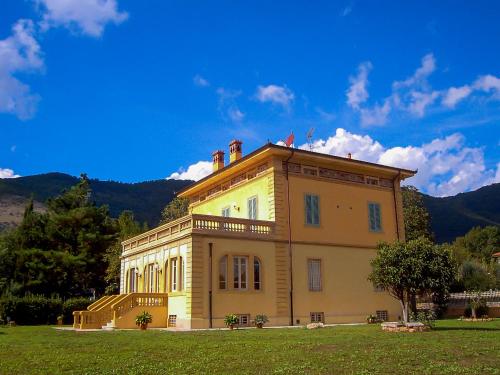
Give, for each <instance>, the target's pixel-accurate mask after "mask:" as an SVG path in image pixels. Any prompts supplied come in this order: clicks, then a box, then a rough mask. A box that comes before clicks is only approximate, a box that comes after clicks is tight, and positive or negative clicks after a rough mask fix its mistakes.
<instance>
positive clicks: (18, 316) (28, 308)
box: [0, 295, 63, 325]
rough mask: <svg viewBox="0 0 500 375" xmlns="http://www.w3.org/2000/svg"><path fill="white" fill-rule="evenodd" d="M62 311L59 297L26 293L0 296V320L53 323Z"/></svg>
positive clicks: (26, 323) (31, 323) (30, 323)
mask: <svg viewBox="0 0 500 375" xmlns="http://www.w3.org/2000/svg"><path fill="white" fill-rule="evenodd" d="M62 312H63V302H62V300H61V299H60V298H48V297H44V296H36V295H28V296H24V297H14V296H3V297H1V298H0V320H3V321H5V322H7V320H11V321H12V320H13V321H15V322H16V324H25V325H33V324H55V323H56V321H57V317H58V316H59V315H61V314H62Z"/></svg>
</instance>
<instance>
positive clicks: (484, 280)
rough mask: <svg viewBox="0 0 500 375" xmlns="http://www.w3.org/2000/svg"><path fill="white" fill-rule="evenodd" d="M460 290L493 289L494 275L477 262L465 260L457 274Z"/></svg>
mask: <svg viewBox="0 0 500 375" xmlns="http://www.w3.org/2000/svg"><path fill="white" fill-rule="evenodd" d="M459 278H460V280H459V281H460V282H461V285H462V286H463V289H462V290H468V291H485V290H489V289H492V288H494V287H495V275H494V274H493V273H491V272H490V271H489V269H488V267H487V266H486V265H484V264H482V263H480V262H478V261H477V260H466V261H465V262H464V263H463V264H462V265H461V267H460V274H459Z"/></svg>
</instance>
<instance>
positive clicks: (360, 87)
mask: <svg viewBox="0 0 500 375" xmlns="http://www.w3.org/2000/svg"><path fill="white" fill-rule="evenodd" d="M371 69H372V64H371V63H370V62H369V61H367V62H364V63H361V64H360V65H359V67H358V75H357V76H355V77H349V82H350V83H351V86H350V87H349V89H348V90H347V92H346V95H347V104H349V105H350V106H351V107H352V108H354V109H359V105H360V104H361V103H364V102H365V101H366V100H367V99H368V97H369V95H368V90H367V86H368V73H369V72H370V70H371Z"/></svg>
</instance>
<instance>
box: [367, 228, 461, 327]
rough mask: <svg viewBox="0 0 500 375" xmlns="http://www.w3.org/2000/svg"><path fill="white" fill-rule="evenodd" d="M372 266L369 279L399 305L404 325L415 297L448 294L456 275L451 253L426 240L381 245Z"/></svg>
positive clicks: (423, 238) (421, 238) (422, 238)
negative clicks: (425, 294) (412, 299)
mask: <svg viewBox="0 0 500 375" xmlns="http://www.w3.org/2000/svg"><path fill="white" fill-rule="evenodd" d="M372 267H373V271H372V273H371V274H370V276H369V280H371V281H372V282H373V284H374V285H377V286H381V287H383V288H384V289H386V290H387V291H388V292H389V293H390V294H391V295H392V296H393V297H395V298H396V299H397V300H398V301H399V302H400V304H401V308H402V313H403V321H404V322H405V323H406V322H408V311H409V305H410V302H411V298H412V296H413V295H419V294H420V295H421V294H424V293H428V294H447V293H448V291H449V288H450V286H451V284H452V282H453V280H454V278H455V273H456V268H455V264H454V263H453V260H452V257H451V254H450V252H449V251H447V250H446V248H444V247H440V246H436V245H435V244H433V243H432V242H431V241H430V240H429V239H427V238H425V237H420V238H417V239H414V240H410V241H408V242H406V243H403V242H395V243H392V244H389V243H381V244H379V246H378V253H377V256H376V257H375V259H373V261H372Z"/></svg>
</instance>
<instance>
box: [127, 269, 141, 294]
mask: <svg viewBox="0 0 500 375" xmlns="http://www.w3.org/2000/svg"><path fill="white" fill-rule="evenodd" d="M138 275H139V271H138V269H137V268H134V267H133V268H130V269H129V270H128V277H127V293H135V292H137V284H138V279H139V276H138Z"/></svg>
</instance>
